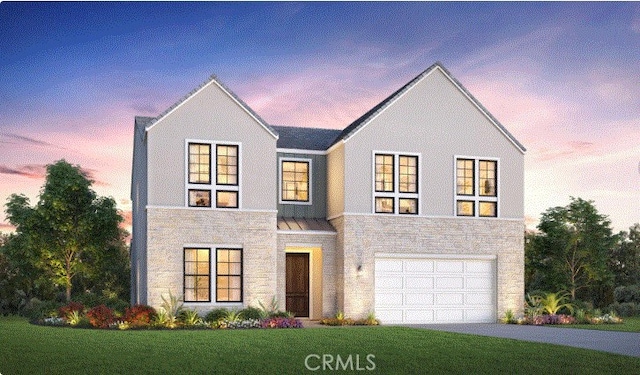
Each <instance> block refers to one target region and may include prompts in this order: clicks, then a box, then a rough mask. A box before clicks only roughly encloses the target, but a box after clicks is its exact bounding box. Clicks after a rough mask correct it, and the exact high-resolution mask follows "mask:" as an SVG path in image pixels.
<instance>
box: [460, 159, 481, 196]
mask: <svg viewBox="0 0 640 375" xmlns="http://www.w3.org/2000/svg"><path fill="white" fill-rule="evenodd" d="M460 161H462V162H468V161H470V162H471V177H469V176H467V171H468V170H469V169H468V168H466V166H465V167H463V168H459V167H458V162H460ZM460 170H462V171H464V173H463V176H462V177H459V176H458V171H460ZM460 178H462V179H463V181H462V182H463V183H462V184H460V183H459V179H460ZM469 178H471V193H459V187H460V186H462V188H463V190H464V189H465V182H466V180H468V179H469ZM456 195H459V196H467V197H474V196H475V195H476V160H475V159H467V158H458V159H456Z"/></svg>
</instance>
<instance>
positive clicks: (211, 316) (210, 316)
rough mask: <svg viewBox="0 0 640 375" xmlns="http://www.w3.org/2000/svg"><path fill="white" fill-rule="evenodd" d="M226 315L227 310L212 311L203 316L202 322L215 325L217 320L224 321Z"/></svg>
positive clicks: (222, 308)
mask: <svg viewBox="0 0 640 375" xmlns="http://www.w3.org/2000/svg"><path fill="white" fill-rule="evenodd" d="M227 314H229V310H228V309H225V308H224V307H221V308H219V309H213V310H211V311H209V312H208V313H207V315H205V317H204V320H205V321H207V322H209V323H215V322H217V321H218V320H221V319H224V318H225V317H226V316H227Z"/></svg>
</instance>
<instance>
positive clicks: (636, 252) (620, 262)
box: [610, 223, 640, 286]
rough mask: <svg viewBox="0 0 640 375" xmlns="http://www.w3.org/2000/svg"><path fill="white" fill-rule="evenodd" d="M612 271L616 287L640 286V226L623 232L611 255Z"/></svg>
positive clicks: (637, 225) (635, 225)
mask: <svg viewBox="0 0 640 375" xmlns="http://www.w3.org/2000/svg"><path fill="white" fill-rule="evenodd" d="M610 267H611V269H612V270H613V272H614V274H615V284H616V286H627V285H632V284H640V224H638V223H636V224H634V225H633V226H632V227H630V228H629V233H627V232H625V231H622V232H620V234H619V235H618V243H617V244H616V246H614V248H613V250H612V253H611V264H610Z"/></svg>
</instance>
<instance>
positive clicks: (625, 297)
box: [613, 284, 640, 304]
mask: <svg viewBox="0 0 640 375" xmlns="http://www.w3.org/2000/svg"><path fill="white" fill-rule="evenodd" d="M613 296H614V297H615V299H616V302H619V303H624V302H632V303H636V304H640V285H638V284H635V285H628V286H619V287H617V288H616V289H615V290H614V291H613Z"/></svg>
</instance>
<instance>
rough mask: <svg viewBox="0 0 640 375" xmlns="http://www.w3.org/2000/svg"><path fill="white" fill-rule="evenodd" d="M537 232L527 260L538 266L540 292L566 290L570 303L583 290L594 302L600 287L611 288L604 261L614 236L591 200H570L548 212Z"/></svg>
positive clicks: (611, 278) (607, 257) (609, 225)
mask: <svg viewBox="0 0 640 375" xmlns="http://www.w3.org/2000/svg"><path fill="white" fill-rule="evenodd" d="M538 230H539V231H540V234H539V235H538V236H537V237H536V238H535V240H534V244H533V247H534V248H535V250H534V251H533V256H531V255H532V254H530V256H529V257H530V258H531V259H530V261H534V262H535V263H536V264H537V265H538V267H539V268H538V270H537V272H538V273H539V274H538V275H537V280H538V281H539V285H538V287H539V288H540V289H545V290H556V291H557V290H562V289H565V290H568V291H569V293H570V295H571V299H572V300H575V299H576V297H577V294H578V292H579V291H583V292H584V296H586V297H588V298H590V299H591V300H592V301H593V302H598V301H599V300H600V299H601V297H599V296H598V293H600V292H601V290H602V288H603V287H605V286H606V287H608V288H609V289H611V288H612V286H613V273H612V272H611V270H610V269H609V267H608V260H609V254H610V252H611V249H612V248H613V246H614V244H615V241H616V237H615V236H613V235H612V231H611V222H610V221H609V220H608V218H607V217H606V216H604V215H600V214H599V213H598V211H597V210H596V208H595V206H594V205H593V202H592V201H585V200H583V199H581V198H573V197H572V198H571V203H569V205H567V206H565V207H555V208H550V209H548V210H547V211H546V212H544V213H543V215H542V218H541V220H540V224H539V225H538Z"/></svg>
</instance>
